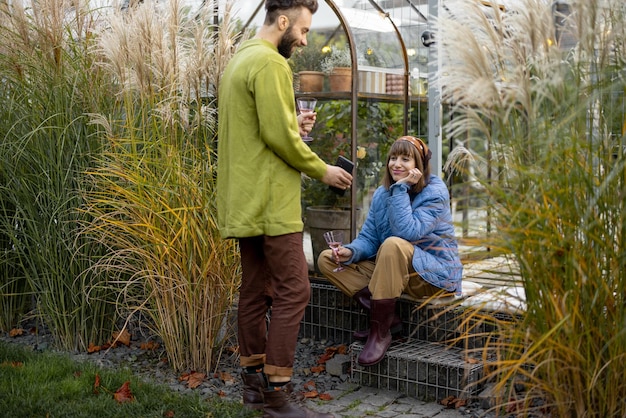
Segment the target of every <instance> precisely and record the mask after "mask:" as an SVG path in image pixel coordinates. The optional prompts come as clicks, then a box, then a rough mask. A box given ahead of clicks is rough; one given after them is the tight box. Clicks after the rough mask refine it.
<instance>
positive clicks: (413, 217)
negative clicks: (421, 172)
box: [345, 175, 463, 294]
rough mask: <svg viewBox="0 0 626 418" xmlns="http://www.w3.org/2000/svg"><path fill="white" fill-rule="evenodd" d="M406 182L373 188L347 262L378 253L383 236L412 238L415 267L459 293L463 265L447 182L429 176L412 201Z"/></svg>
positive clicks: (408, 239) (430, 281)
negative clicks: (387, 187)
mask: <svg viewBox="0 0 626 418" xmlns="http://www.w3.org/2000/svg"><path fill="white" fill-rule="evenodd" d="M408 189H409V187H408V186H407V185H405V184H404V183H400V184H393V185H392V186H391V188H390V189H389V190H387V189H385V188H384V187H383V186H381V187H379V188H378V189H376V191H375V192H374V197H373V198H372V204H371V206H370V209H369V212H368V214H367V219H366V220H365V223H364V224H363V228H361V232H359V235H358V236H357V237H356V239H355V240H354V241H352V242H351V243H350V244H347V245H345V247H346V248H349V249H350V250H352V258H351V259H350V260H348V262H347V263H346V264H350V263H355V262H358V261H361V260H366V259H370V258H371V259H373V258H375V257H376V253H377V252H378V248H379V247H380V245H381V244H382V243H383V241H385V239H387V238H389V237H391V236H395V237H398V238H402V239H405V240H407V241H410V242H412V243H413V245H414V247H415V252H414V253H413V268H414V269H415V271H416V272H417V273H419V275H420V276H421V277H422V278H423V279H424V280H426V281H427V282H429V283H431V284H433V285H435V286H437V287H439V288H442V289H446V290H448V291H450V292H455V293H456V294H460V293H461V275H462V272H463V266H462V264H461V260H460V259H459V252H458V246H457V242H456V239H455V238H454V226H453V225H452V215H451V213H450V195H449V193H448V188H447V187H446V185H445V183H444V182H443V181H442V180H441V179H440V178H439V177H437V176H434V175H432V176H430V182H429V183H428V185H427V186H426V187H425V188H424V189H423V190H422V191H421V192H420V193H419V194H417V195H416V196H415V197H414V198H413V201H411V200H410V197H409V193H408Z"/></svg>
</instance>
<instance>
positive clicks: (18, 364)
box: [0, 361, 24, 368]
mask: <svg viewBox="0 0 626 418" xmlns="http://www.w3.org/2000/svg"><path fill="white" fill-rule="evenodd" d="M23 365H24V363H22V362H21V361H3V362H2V363H0V366H2V367H13V368H17V367H22V366H23Z"/></svg>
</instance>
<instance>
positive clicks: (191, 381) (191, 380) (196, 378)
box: [187, 372, 206, 389]
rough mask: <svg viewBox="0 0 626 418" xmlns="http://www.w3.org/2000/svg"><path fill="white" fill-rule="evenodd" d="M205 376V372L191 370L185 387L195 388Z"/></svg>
mask: <svg viewBox="0 0 626 418" xmlns="http://www.w3.org/2000/svg"><path fill="white" fill-rule="evenodd" d="M205 378H206V374H204V373H200V372H193V373H191V374H190V375H189V377H188V378H187V387H188V388H189V389H195V388H197V387H198V386H200V385H201V384H202V381H203V380H204V379H205Z"/></svg>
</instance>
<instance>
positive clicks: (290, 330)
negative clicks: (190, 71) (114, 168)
mask: <svg viewBox="0 0 626 418" xmlns="http://www.w3.org/2000/svg"><path fill="white" fill-rule="evenodd" d="M317 7H318V5H317V0H267V1H266V2H265V9H266V16H265V21H264V23H263V26H262V27H261V29H260V31H259V32H258V35H257V36H256V37H255V38H254V39H251V40H249V41H246V42H244V43H243V44H242V45H241V46H240V48H239V50H238V51H237V53H236V54H235V56H234V57H233V58H232V59H231V61H230V62H229V64H228V66H227V68H226V70H225V72H224V75H223V77H222V82H221V84H220V90H219V142H218V176H217V205H218V223H219V228H220V233H221V235H222V236H223V237H225V238H237V239H238V240H239V247H240V251H241V266H242V283H241V289H240V294H239V308H238V337H239V348H240V354H241V360H240V361H241V366H242V368H243V371H242V379H243V382H244V393H243V401H244V404H245V405H246V406H247V407H250V408H253V409H263V413H264V415H263V416H264V417H331V415H326V414H318V413H316V412H313V411H311V410H308V409H306V408H303V407H301V406H299V405H297V404H296V403H293V402H292V400H291V396H290V394H291V391H292V385H291V376H292V373H293V363H294V355H295V349H296V344H297V339H298V331H299V327H300V321H301V319H302V316H303V315H304V309H305V307H306V305H307V304H308V301H309V295H310V283H309V278H308V267H307V263H306V259H305V256H304V251H303V247H302V230H303V224H302V208H301V203H300V193H301V190H300V188H301V176H300V173H301V172H302V173H305V174H307V175H308V176H309V177H312V178H315V179H318V180H321V181H322V182H324V183H326V184H328V185H332V186H335V187H339V188H341V189H347V188H348V187H349V186H350V184H351V183H352V176H351V175H350V174H349V173H347V172H346V171H344V170H343V169H341V168H339V167H336V166H332V165H327V164H326V163H325V162H324V161H322V160H321V159H320V158H319V157H318V156H317V155H316V154H315V153H314V152H312V151H311V150H310V149H309V147H308V146H307V145H306V144H305V143H304V142H303V141H302V139H301V138H300V133H301V132H302V133H306V132H308V131H309V130H310V129H311V127H312V125H313V120H310V119H309V120H306V119H304V118H303V117H302V116H300V117H298V116H297V115H296V109H295V100H294V91H293V87H292V86H293V84H292V74H291V70H290V68H289V65H288V64H287V61H286V58H289V57H290V56H291V54H292V53H293V51H294V50H295V49H296V48H297V47H304V46H306V44H307V40H306V37H307V33H308V32H309V30H310V26H311V20H312V16H313V14H314V13H315V12H316V11H317ZM299 118H300V119H299ZM313 118H314V116H313ZM269 306H271V308H272V310H271V321H270V322H269V325H268V323H267V321H266V314H267V310H268V307H269Z"/></svg>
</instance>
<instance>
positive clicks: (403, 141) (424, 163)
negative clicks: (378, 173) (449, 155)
mask: <svg viewBox="0 0 626 418" xmlns="http://www.w3.org/2000/svg"><path fill="white" fill-rule="evenodd" d="M402 155H405V156H407V157H409V158H413V159H414V160H415V167H416V168H417V169H418V170H419V171H421V172H422V178H421V179H420V180H419V181H418V182H417V183H416V184H414V185H413V187H411V190H410V193H415V194H417V193H419V192H421V191H422V190H423V189H424V187H426V185H427V184H428V179H429V178H430V157H431V155H432V153H431V152H430V150H429V149H428V145H426V144H425V143H424V141H422V140H421V139H419V138H416V137H414V136H401V137H400V138H398V139H397V140H396V142H394V143H393V144H392V145H391V148H390V149H389V153H388V154H387V161H386V162H385V174H384V176H383V186H385V188H386V189H387V190H389V188H390V187H391V185H392V184H394V183H395V181H394V180H393V177H391V173H390V171H389V160H390V159H391V157H397V156H402Z"/></svg>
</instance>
